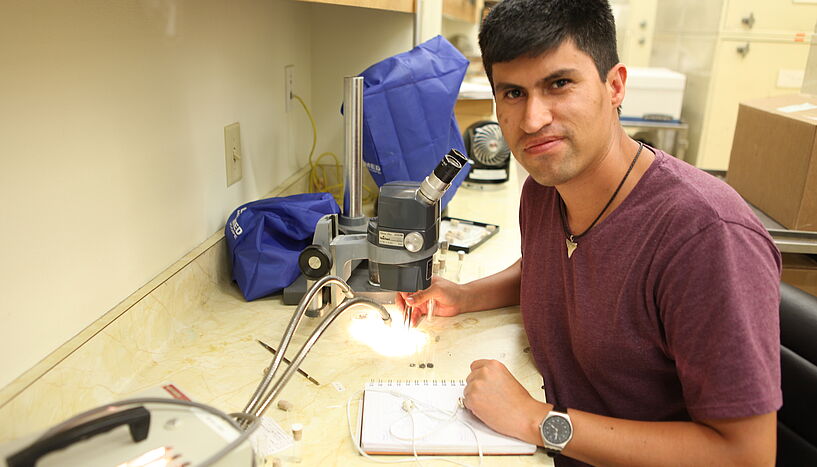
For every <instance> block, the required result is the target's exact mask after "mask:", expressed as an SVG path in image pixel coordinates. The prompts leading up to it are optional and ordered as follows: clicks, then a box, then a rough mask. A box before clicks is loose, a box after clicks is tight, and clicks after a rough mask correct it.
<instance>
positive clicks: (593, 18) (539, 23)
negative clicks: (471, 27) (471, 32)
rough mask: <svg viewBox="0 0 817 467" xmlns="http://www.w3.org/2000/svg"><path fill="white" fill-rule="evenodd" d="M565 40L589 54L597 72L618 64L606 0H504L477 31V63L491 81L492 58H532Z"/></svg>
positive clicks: (602, 74) (603, 76) (603, 72)
mask: <svg viewBox="0 0 817 467" xmlns="http://www.w3.org/2000/svg"><path fill="white" fill-rule="evenodd" d="M565 40H573V42H574V43H575V45H576V47H577V48H578V49H579V50H581V51H582V52H584V53H586V54H587V55H589V56H590V57H591V58H592V59H593V62H594V63H595V64H596V69H597V70H598V72H599V77H600V78H601V80H602V81H605V80H606V79H607V73H608V72H609V71H610V69H611V68H613V67H614V66H615V65H616V64H617V63H618V52H617V51H616V25H615V20H614V19H613V12H612V11H611V10H610V4H609V3H608V1H607V0H504V1H502V2H500V3H499V4H497V5H496V6H495V7H494V8H493V9H492V10H491V12H490V13H489V14H488V16H487V17H486V18H485V21H483V23H482V27H481V28H480V31H479V47H480V49H481V50H482V64H483V66H484V67H485V73H486V74H487V75H488V79H489V80H491V82H492V83H493V77H492V74H491V72H492V69H493V65H494V63H497V62H509V61H511V60H514V59H516V58H519V57H522V56H527V57H536V56H538V55H540V54H542V53H544V52H547V51H550V50H555V49H556V48H557V47H559V46H560V45H561V44H562V43H563V42H564V41H565Z"/></svg>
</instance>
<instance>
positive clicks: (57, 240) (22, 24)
mask: <svg viewBox="0 0 817 467" xmlns="http://www.w3.org/2000/svg"><path fill="white" fill-rule="evenodd" d="M308 14H309V8H308V7H307V6H305V5H302V4H297V3H290V2H285V1H281V0H197V1H195V2H193V1H189V0H188V1H185V0H134V1H124V0H117V1H108V0H95V1H64V0H38V1H36V2H3V3H2V5H0V64H2V65H1V66H2V72H0V102H1V103H2V104H0V135H2V139H0V140H1V141H2V143H1V144H2V145H1V146H0V147H2V153H0V160H1V161H2V166H1V167H2V169H0V216H2V218H3V219H4V220H3V225H4V228H3V229H2V230H0V258H2V264H3V266H2V269H0V323H2V324H1V325H0V387H2V386H4V385H5V384H6V383H8V382H9V381H11V380H13V379H14V378H15V377H16V376H18V375H19V374H20V373H22V372H23V371H24V370H26V369H27V368H29V367H31V366H32V365H33V364H35V363H36V362H37V361H39V360H40V359H42V358H43V357H44V356H46V355H47V354H48V353H49V352H51V351H52V350H54V349H55V348H56V347H58V346H59V345H60V344H62V343H63V342H64V341H66V340H67V339H69V338H70V337H71V336H73V335H74V334H76V333H77V332H78V331H80V330H81V329H83V328H84V327H85V326H87V325H88V324H90V323H91V322H92V321H93V320H95V319H96V318H98V317H99V316H101V315H102V314H103V313H105V312H106V311H107V310H109V309H110V308H112V307H113V306H114V305H116V304H117V303H118V302H119V301H121V300H122V299H124V298H125V297H127V296H128V295H129V294H130V293H132V292H134V291H135V290H136V289H138V288H139V287H140V286H141V285H143V284H144V283H146V282H148V281H149V280H150V279H151V278H152V277H154V276H155V275H156V274H158V273H159V272H160V271H162V270H163V269H164V268H166V267H167V266H168V265H170V264H172V263H173V262H174V261H176V260H177V259H179V258H180V257H182V256H183V255H184V254H185V253H186V252H188V251H189V250H191V249H192V248H194V247H195V246H196V245H198V244H199V243H201V242H202V241H204V240H205V239H206V238H207V237H208V236H210V235H212V234H213V233H214V232H216V231H217V230H219V229H220V228H221V227H222V225H223V223H224V221H225V219H226V216H227V215H228V214H229V212H230V211H231V210H232V209H233V208H234V207H236V206H237V205H239V204H241V203H243V202H245V201H248V200H251V199H255V198H258V197H260V196H262V195H263V194H264V193H267V192H268V191H269V190H270V189H272V188H273V187H274V186H276V185H277V184H279V183H280V182H281V181H283V180H284V179H285V178H286V177H287V176H289V175H291V174H292V173H293V172H294V171H295V170H296V169H297V168H298V167H301V166H303V165H304V164H305V161H304V154H305V151H304V150H303V149H302V146H304V145H306V144H308V142H309V141H310V140H311V135H309V134H308V133H307V130H308V126H307V124H306V123H305V122H304V121H302V120H300V119H296V118H291V117H290V116H288V115H286V114H284V99H283V90H282V82H283V67H284V65H285V64H289V63H294V64H295V65H296V66H297V67H298V69H299V71H300V77H301V79H302V80H305V81H306V85H305V86H303V89H304V91H303V94H305V96H304V97H305V98H306V99H310V98H311V96H310V95H309V94H310V89H311V87H310V86H309V84H308V80H309V76H310V74H311V73H310V67H311V66H312V62H311V60H310V41H311V30H310V24H311V23H310V21H309V20H308ZM290 115H291V114H290ZM236 121H238V122H240V124H241V137H242V144H243V151H244V178H243V180H242V181H241V182H239V183H237V184H235V185H233V186H230V187H227V186H226V179H225V162H224V136H223V131H224V130H223V128H224V126H225V125H227V124H230V123H232V122H236Z"/></svg>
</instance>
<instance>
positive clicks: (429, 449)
mask: <svg viewBox="0 0 817 467" xmlns="http://www.w3.org/2000/svg"><path fill="white" fill-rule="evenodd" d="M464 387H465V384H464V382H460V381H456V382H454V381H396V382H382V383H368V384H366V386H365V388H364V389H365V391H364V396H363V402H362V403H361V406H360V410H361V411H362V416H361V437H360V440H361V447H362V448H363V450H364V451H366V452H367V453H369V454H410V453H411V452H412V447H411V439H412V437H414V439H415V446H416V449H417V453H418V454H424V455H429V454H463V455H476V454H477V453H478V449H477V439H478V440H479V444H480V445H481V446H482V450H483V453H484V454H533V453H534V452H536V446H535V445H532V444H528V443H525V442H523V441H520V440H517V439H515V438H511V437H508V436H504V435H500V434H499V433H496V432H495V431H493V430H491V429H490V428H488V427H487V426H486V425H485V424H484V423H482V422H481V421H480V420H479V419H477V418H476V417H474V416H473V415H472V414H471V412H470V411H469V410H467V409H464V408H463V409H459V410H458V411H457V407H458V400H459V398H460V397H461V396H462V391H463V388H464ZM406 400H412V401H413V404H414V408H412V409H411V416H409V412H407V411H406V410H404V408H403V404H404V402H405V401H406ZM455 412H456V417H455V418H452V414H454V413H455ZM412 422H413V429H414V431H413V432H412ZM465 423H467V424H469V425H470V426H471V427H472V428H473V431H472V430H471V429H469V428H468V426H466V425H465ZM475 435H476V436H475Z"/></svg>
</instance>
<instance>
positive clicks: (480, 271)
mask: <svg viewBox="0 0 817 467" xmlns="http://www.w3.org/2000/svg"><path fill="white" fill-rule="evenodd" d="M519 185H520V182H519V181H518V180H517V178H516V177H513V176H512V178H511V180H510V181H509V182H508V183H505V184H503V185H502V186H500V187H491V189H486V190H479V189H473V188H466V187H461V188H460V189H459V191H458V192H457V194H456V196H455V197H454V199H453V201H452V202H451V204H450V205H449V209H448V212H447V215H449V216H451V217H457V218H462V219H468V220H473V221H477V222H482V223H490V224H497V225H499V226H500V230H499V232H498V233H497V234H496V235H494V236H493V237H491V238H490V239H489V240H488V241H486V242H485V243H484V244H482V245H480V246H479V247H478V248H476V249H475V250H474V251H472V252H471V253H469V254H467V255H465V256H464V259H463V261H462V269H461V271H459V274H457V271H458V269H459V264H458V262H459V259H458V255H457V254H456V252H453V251H450V252H449V253H447V261H446V263H447V267H446V270H447V272H446V276H447V277H448V278H450V279H453V280H457V279H458V280H459V281H460V282H467V281H470V280H473V279H476V278H479V277H484V276H487V275H490V274H492V273H494V272H498V271H500V270H502V269H504V268H506V267H507V266H509V265H511V264H512V263H513V262H515V261H516V260H517V259H518V258H519V228H518V219H517V214H518V195H519ZM224 249H225V248H224V245H223V242H221V243H219V244H216V245H215V246H214V247H213V248H211V250H213V251H209V250H208V253H206V254H204V255H202V259H200V261H199V263H201V264H199V263H196V264H194V265H193V266H195V267H188V268H185V269H184V270H182V271H181V272H180V273H179V274H177V275H176V276H178V277H176V279H177V280H176V281H175V282H174V283H173V285H172V286H170V285H167V286H166V287H164V288H163V287H159V288H157V291H156V293H155V294H152V295H150V296H148V297H146V298H145V299H143V300H140V301H139V302H138V303H136V304H135V305H134V306H133V307H131V308H130V309H129V310H128V312H127V313H124V314H123V315H122V316H121V317H120V318H118V319H116V320H115V321H113V322H112V323H111V324H110V325H108V326H107V327H105V328H104V329H103V330H101V331H100V332H99V333H97V334H96V335H94V337H93V338H92V339H90V340H89V341H88V342H87V343H85V344H84V345H83V346H82V347H80V348H79V349H78V350H77V351H75V352H73V353H71V355H69V356H68V357H66V358H65V359H63V360H62V361H60V362H59V363H58V364H56V365H55V366H54V368H53V369H51V370H50V371H49V372H47V373H46V374H45V375H44V376H42V377H41V378H39V379H38V380H37V381H36V382H35V383H33V384H31V385H29V386H28V387H26V388H25V389H24V390H22V391H21V392H20V393H19V394H18V395H16V396H15V397H14V398H13V399H12V400H11V401H10V402H6V403H5V404H4V405H3V406H2V407H0V442H6V441H9V440H10V439H14V438H18V437H20V436H23V435H27V434H31V433H33V432H35V431H38V430H43V429H45V428H47V427H48V426H51V425H54V424H56V423H57V422H59V421H61V420H63V419H65V418H68V417H69V416H71V415H74V414H76V413H78V412H80V411H82V410H86V409H88V408H91V407H95V406H98V405H102V404H105V403H108V402H112V401H115V400H118V399H124V398H127V397H130V396H132V395H134V394H138V393H140V392H144V391H146V390H149V389H152V388H156V387H158V386H160V385H162V384H164V383H173V384H175V385H176V386H178V387H179V388H180V389H181V390H183V391H184V392H186V393H187V394H188V395H189V396H191V398H192V399H193V400H197V401H199V402H204V403H207V404H210V405H212V406H215V407H217V408H219V409H221V410H223V411H225V412H228V413H230V412H237V411H241V410H242V409H243V408H244V405H245V404H246V403H247V400H248V399H249V398H250V396H251V395H252V393H253V391H254V390H255V387H256V386H257V385H258V383H259V381H260V380H261V379H262V377H263V372H264V369H265V368H266V367H267V366H268V365H269V363H270V362H271V360H272V354H270V353H269V352H268V351H267V350H266V349H264V348H263V347H262V346H261V345H259V344H258V342H256V340H262V341H264V342H265V343H266V344H268V345H270V346H272V347H274V348H276V349H277V348H278V347H279V344H280V340H281V336H282V335H283V332H284V329H285V328H286V327H287V325H288V323H289V320H290V318H291V316H292V313H293V311H294V310H295V307H294V306H285V305H283V303H282V301H281V296H280V295H275V296H272V297H268V298H265V299H261V300H256V301H253V302H246V301H245V300H244V299H243V298H242V296H241V294H240V292H239V290H238V289H237V287H236V286H235V284H233V283H232V282H231V281H230V280H229V266H228V265H227V264H226V263H227V255H226V252H225V251H223V250H224ZM202 264H205V266H202ZM207 264H209V265H211V266H212V267H213V268H214V270H216V272H212V271H209V270H208V267H207V266H206V265H207ZM202 278H203V279H202ZM200 279H201V280H200ZM484 293H486V294H487V293H491V291H489V290H486V291H485V292H484ZM173 303H182V304H185V303H186V304H188V305H189V304H191V303H193V304H194V306H186V307H185V306H181V305H178V306H177V305H172V304H173ZM387 308H388V309H389V311H390V312H391V313H392V314H393V316H395V317H396V316H397V310H396V308H395V307H394V305H388V306H387ZM180 310H181V311H180ZM319 321H320V320H319V319H309V318H307V319H304V321H303V322H302V323H301V326H300V327H299V329H298V330H297V332H296V333H295V336H294V338H293V341H292V344H291V345H290V347H289V351H288V352H287V356H288V357H289V358H290V359H292V358H294V355H295V352H296V350H297V349H299V348H300V346H301V344H302V343H303V342H304V341H305V340H306V339H307V338H308V336H309V335H310V334H311V332H312V331H313V330H314V329H315V328H316V326H317V325H318V323H319ZM367 321H369V320H364V319H361V316H360V313H356V312H346V313H344V314H343V315H341V316H340V317H339V318H338V319H337V320H336V321H335V322H334V323H333V324H332V325H331V326H329V328H328V329H327V330H326V332H325V333H324V334H323V336H322V337H321V338H320V339H319V340H318V341H317V343H316V344H315V346H314V347H313V348H312V351H311V352H310V353H309V354H308V355H307V357H306V359H305V360H304V362H303V364H302V365H301V368H302V369H303V370H304V371H305V372H307V373H308V374H309V375H310V376H311V377H312V378H314V379H315V380H317V382H318V383H319V384H317V385H316V384H314V383H313V382H311V381H309V380H308V379H307V378H306V377H304V376H303V375H301V374H295V375H294V376H293V377H292V379H291V380H290V381H289V383H288V384H287V385H286V387H285V388H284V389H283V391H282V392H281V395H280V396H279V397H278V400H281V399H284V400H286V401H289V402H290V403H291V404H292V408H291V410H289V411H283V410H280V409H278V408H276V404H275V403H273V404H272V405H271V406H270V408H269V409H268V410H267V412H266V414H265V416H266V417H270V418H272V419H274V420H275V421H276V422H277V423H278V424H279V425H280V426H281V427H282V428H284V429H285V430H288V429H289V428H290V426H291V425H292V424H295V423H300V424H302V425H303V439H302V441H301V442H300V447H299V455H300V457H301V462H300V465H307V466H313V465H314V466H317V465H320V466H328V465H343V466H347V465H373V464H374V463H373V462H372V461H371V460H368V459H366V458H364V457H362V456H360V455H359V454H358V453H357V451H356V450H355V449H354V446H353V444H352V440H351V439H350V434H349V429H348V422H347V415H346V407H347V402H348V401H350V400H351V404H352V417H353V420H352V422H353V425H355V424H356V414H357V403H356V402H357V401H358V399H359V398H360V395H361V391H362V389H363V387H364V385H365V384H366V383H367V382H370V381H377V380H420V381H422V380H463V379H465V378H466V376H467V375H468V373H469V365H470V364H471V362H472V361H474V360H476V359H484V358H488V359H497V360H499V361H501V362H503V363H504V364H505V365H507V366H508V368H509V369H510V371H511V372H512V373H513V374H514V376H516V378H517V379H519V380H520V382H521V383H522V384H523V385H524V386H525V387H526V388H527V389H528V391H529V392H530V393H531V394H532V395H533V396H534V397H535V398H537V399H539V400H544V395H543V394H542V390H541V385H542V379H541V376H540V375H539V373H538V372H537V370H536V368H535V366H534V364H533V359H532V356H531V354H530V353H529V347H528V342H527V338H526V335H525V332H524V329H523V326H522V321H521V316H520V314H519V310H518V307H508V308H504V309H500V310H492V311H484V312H477V313H467V314H464V315H460V316H456V317H453V318H443V317H435V318H434V319H433V320H432V321H431V322H429V321H428V320H425V321H423V322H422V323H421V324H420V326H419V327H418V328H416V329H412V330H411V331H406V330H405V329H396V328H392V329H388V328H385V327H383V326H380V327H367V326H366V325H362V323H364V322H367ZM428 363H432V364H433V367H432V365H428ZM421 364H425V365H422V366H424V368H422V367H421ZM284 367H285V365H282V370H281V371H283V369H284ZM279 456H281V457H282V458H284V462H285V465H287V464H289V462H287V461H286V457H287V453H286V452H282V453H281V454H279ZM379 457H380V458H381V459H384V460H390V459H392V458H396V457H394V456H379ZM456 459H457V460H458V461H460V462H464V463H466V464H471V465H477V463H478V459H477V458H476V457H457V458H456ZM531 464H536V465H542V464H545V465H551V460H550V459H549V458H548V457H547V456H545V454H544V451H543V450H542V449H541V448H540V449H539V450H538V451H537V452H536V454H534V455H532V456H496V457H491V456H486V457H485V458H484V460H483V465H502V466H513V465H531Z"/></svg>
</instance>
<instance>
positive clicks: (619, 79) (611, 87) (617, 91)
mask: <svg viewBox="0 0 817 467" xmlns="http://www.w3.org/2000/svg"><path fill="white" fill-rule="evenodd" d="M626 84H627V67H625V66H624V65H623V64H621V63H619V64H617V65H616V66H614V67H613V68H610V71H608V72H607V90H608V91H609V92H610V103H611V104H612V105H613V107H615V108H618V107H620V106H621V103H622V102H623V101H624V94H625V89H624V88H625V85H626Z"/></svg>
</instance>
